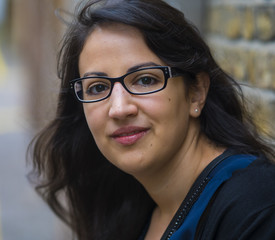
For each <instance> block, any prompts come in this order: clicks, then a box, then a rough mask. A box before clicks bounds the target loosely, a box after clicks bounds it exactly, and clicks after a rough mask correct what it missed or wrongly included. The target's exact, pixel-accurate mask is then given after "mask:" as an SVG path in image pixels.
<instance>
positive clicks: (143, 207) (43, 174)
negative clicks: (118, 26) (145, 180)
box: [32, 0, 274, 240]
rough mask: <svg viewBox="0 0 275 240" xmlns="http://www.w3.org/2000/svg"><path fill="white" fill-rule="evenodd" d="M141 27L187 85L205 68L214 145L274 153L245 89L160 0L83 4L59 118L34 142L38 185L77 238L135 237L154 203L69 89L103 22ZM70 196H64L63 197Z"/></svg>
mask: <svg viewBox="0 0 275 240" xmlns="http://www.w3.org/2000/svg"><path fill="white" fill-rule="evenodd" d="M108 23H123V24H127V25H130V26H133V27H135V28H137V29H138V30H139V31H140V32H141V33H142V34H143V36H144V39H145V41H146V43H147V45H148V46H149V48H150V49H151V50H152V51H153V52H154V53H155V54H156V55H157V56H158V57H159V58H160V59H162V60H163V61H164V62H165V63H167V65H169V66H172V67H176V68H178V69H181V70H182V71H184V72H188V73H189V74H188V75H189V76H190V77H187V78H185V79H184V81H185V84H186V86H187V87H192V86H195V85H196V83H197V81H196V76H197V75H198V74H199V73H201V72H204V73H207V74H208V75H209V77H210V88H209V93H208V96H207V100H206V104H205V107H204V108H203V110H202V113H201V116H200V126H201V132H202V133H204V134H205V135H206V136H207V137H208V138H209V139H210V140H211V141H212V142H213V143H214V144H216V145H218V146H223V147H226V148H228V147H231V148H235V149H236V150H238V151H239V152H242V153H250V154H255V155H260V154H265V155H269V156H274V152H273V151H272V149H271V148H270V147H268V145H267V144H266V143H265V141H264V140H262V138H261V137H260V136H259V134H258V133H257V130H256V127H255V126H254V124H253V122H252V120H251V118H250V117H249V115H248V114H247V112H246V110H245V107H244V104H243V100H244V97H243V95H242V91H241V88H240V86H239V85H238V84H237V83H236V82H235V81H234V80H233V79H232V78H231V77H230V76H229V75H227V74H226V73H225V72H224V71H223V70H222V69H221V68H220V67H219V66H218V65H217V63H216V62H215V60H214V59H213V57H212V55H211V53H210V50H209V48H208V46H207V45H206V43H205V42H204V40H203V39H202V37H201V36H200V33H199V32H198V30H197V29H196V28H195V27H194V26H193V25H192V24H191V23H190V22H188V21H187V20H186V19H185V17H184V14H183V13H182V12H180V11H178V10H176V9H174V8H172V7H171V6H169V5H168V4H167V3H165V2H163V1H161V0H116V1H114V0H109V1H106V0H105V1H104V0H98V1H85V2H82V4H80V5H79V8H78V10H77V14H76V18H75V19H74V21H73V22H72V23H71V24H70V26H69V28H68V31H67V33H66V35H65V37H64V39H63V45H62V48H61V50H60V53H59V64H58V72H59V78H60V79H61V88H60V95H59V101H58V109H57V113H56V117H55V119H54V120H53V121H52V122H51V123H50V124H49V125H48V126H47V127H46V128H45V129H43V130H42V132H41V133H40V134H39V135H38V136H37V137H36V138H35V139H34V140H33V142H32V146H33V149H32V158H33V173H35V174H36V175H35V176H36V177H37V178H38V181H39V182H38V185H37V190H38V191H39V192H40V194H41V195H42V196H43V198H44V199H45V200H46V201H47V202H48V204H49V205H50V206H51V208H52V209H53V210H54V212H55V213H56V214H57V215H58V216H59V217H60V218H62V219H63V220H64V221H65V222H67V223H68V224H69V225H70V226H71V228H72V230H73V231H74V232H75V233H76V235H77V237H78V239H80V240H86V239H101V240H104V239H127V240H129V239H136V238H137V237H138V235H139V233H140V232H141V229H142V228H143V226H144V224H146V221H147V219H148V218H149V215H150V213H151V211H152V209H153V207H154V202H153V201H152V199H151V198H150V197H149V195H148V194H147V192H146V191H145V190H144V188H143V186H142V185H141V184H140V183H139V182H137V181H136V179H134V178H133V177H132V176H130V175H128V174H126V173H124V172H122V171H121V170H119V169H117V168H116V167H114V166H113V165H112V164H111V163H109V162H108V160H107V159H105V158H104V156H103V155H102V154H101V152H100V151H99V149H98V148H97V146H96V144H95V142H94V139H93V137H92V135H91V133H90V130H89V128H88V126H87V123H86V120H85V116H84V113H83V109H82V105H81V104H80V103H78V102H77V101H76V100H75V99H74V97H73V95H72V94H71V93H70V91H69V81H70V80H72V79H74V78H78V77H79V70H78V60H79V55H80V53H81V51H82V48H83V45H84V43H85V40H86V39H87V37H88V35H89V34H90V33H91V32H92V31H93V29H94V28H96V27H97V26H98V25H100V24H108ZM64 194H65V198H64V197H62V196H63V195H64Z"/></svg>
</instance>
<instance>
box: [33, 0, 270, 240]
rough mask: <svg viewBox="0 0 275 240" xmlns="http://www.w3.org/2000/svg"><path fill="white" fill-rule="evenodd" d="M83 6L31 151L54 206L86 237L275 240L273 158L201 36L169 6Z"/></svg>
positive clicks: (125, 2)
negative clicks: (50, 116) (50, 108)
mask: <svg viewBox="0 0 275 240" xmlns="http://www.w3.org/2000/svg"><path fill="white" fill-rule="evenodd" d="M81 6H82V8H81V10H80V11H79V13H78V15H77V19H76V20H75V21H74V22H73V23H72V24H71V25H70V28H69V30H68V32H67V34H66V36H65V38H64V44H63V47H62V49H61V52H60V61H59V72H60V79H61V81H62V82H61V91H60V97H59V103H58V110H57V113H56V118H55V119H54V120H53V121H52V123H51V124H50V125H49V126H48V127H47V128H46V129H44V130H43V131H42V132H41V133H40V134H39V136H38V137H37V138H36V139H35V140H34V142H33V144H34V150H33V163H34V173H36V174H38V175H39V176H40V177H41V179H40V182H39V184H38V187H37V189H38V190H39V192H40V193H41V194H42V196H43V197H44V199H45V200H46V201H47V202H48V204H49V205H50V206H51V208H52V209H53V210H54V211H55V212H56V213H57V214H58V215H59V217H61V218H62V219H63V220H64V221H66V222H67V223H68V224H69V225H70V226H71V228H72V229H73V231H74V232H75V233H76V235H77V237H78V239H101V240H102V239H127V240H128V239H147V240H148V239H150V240H153V239H273V238H272V237H274V236H275V230H274V228H273V227H270V226H272V224H275V192H274V191H271V188H273V186H274V183H275V167H274V165H273V163H271V161H269V160H267V157H269V158H270V159H272V158H273V157H274V152H273V150H272V149H271V148H270V147H269V146H268V144H267V143H265V141H264V140H263V139H261V138H260V136H259V135H258V134H257V131H256V128H255V127H254V125H253V123H252V121H251V118H250V117H249V116H248V114H247V113H246V112H245V108H244V106H243V102H242V101H243V97H242V93H241V89H240V87H239V86H238V84H237V83H236V82H235V81H234V80H233V79H231V78H230V77H229V76H228V75H226V74H225V73H224V72H223V71H222V70H221V68H220V67H219V66H218V65H217V64H216V62H215V61H214V59H213V57H212V56H211V53H210V51H209V48H208V46H207V45H206V44H205V42H204V41H203V40H202V38H201V37H200V35H199V33H198V31H197V30H196V28H195V27H194V26H192V25H191V24H190V23H188V22H187V20H186V19H185V18H184V15H183V14H182V13H181V12H179V11H177V10H176V9H174V8H172V7H170V6H169V5H167V4H166V3H164V2H162V1H160V0H149V1H148V0H121V1H111V0H110V1H88V2H86V4H85V5H84V6H83V5H81ZM64 193H65V199H66V200H67V201H66V206H64V204H62V203H63V201H62V200H61V199H60V197H59V196H60V194H64ZM62 196H63V195H62Z"/></svg>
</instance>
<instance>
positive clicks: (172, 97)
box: [79, 24, 194, 176]
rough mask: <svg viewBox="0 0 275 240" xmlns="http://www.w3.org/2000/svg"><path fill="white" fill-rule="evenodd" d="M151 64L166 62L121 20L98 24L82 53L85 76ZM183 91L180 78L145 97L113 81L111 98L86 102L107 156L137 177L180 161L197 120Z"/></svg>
mask: <svg viewBox="0 0 275 240" xmlns="http://www.w3.org/2000/svg"><path fill="white" fill-rule="evenodd" d="M151 65H161V66H165V65H166V64H165V63H164V62H163V61H162V60H161V59H159V58H158V56H157V55H155V54H154V53H153V52H152V51H151V50H150V49H149V48H148V46H147V45H146V43H145V41H144V38H143V36H142V34H141V33H140V32H139V31H138V30H137V29H135V28H133V27H129V26H126V25H122V24H111V25H109V26H102V27H97V28H96V29H95V30H94V31H93V32H92V33H91V34H90V36H89V37H88V38H87V40H86V43H85V45H84V48H83V50H82V52H81V55H80V58H79V70H80V76H81V77H83V76H84V75H91V76H92V75H93V74H94V72H96V73H98V72H100V73H101V74H102V73H104V75H106V76H108V77H119V76H122V75H124V74H125V73H127V71H128V69H131V68H133V67H136V66H146V67H148V66H151ZM185 92H186V91H185V86H184V82H183V79H182V77H175V78H170V79H169V80H168V84H167V86H166V88H165V89H164V90H162V91H160V92H157V93H153V94H148V95H143V96H138V95H131V94H130V93H128V92H127V91H126V90H125V89H124V88H123V86H122V85H121V84H120V83H115V85H114V88H113V91H112V94H111V96H110V97H109V98H107V99H105V100H103V101H100V102H95V103H84V104H83V108H84V112H85V116H86V119H87V123H88V125H89V128H90V130H91V132H92V135H93V137H94V139H95V141H96V143H97V145H98V147H99V149H100V150H101V152H102V153H103V155H104V156H105V157H106V158H107V159H108V160H109V161H110V162H111V163H113V164H114V165H115V166H117V167H118V168H120V169H121V170H123V171H125V172H127V173H129V174H132V175H134V176H139V175H140V176H141V175H142V174H152V173H153V172H154V171H159V170H161V169H162V168H166V167H168V166H169V164H172V163H173V162H174V161H179V159H180V156H181V155H182V154H183V153H184V151H185V149H186V148H187V147H188V146H187V145H188V144H187V142H190V141H187V138H190V137H189V131H191V130H190V129H191V128H190V123H191V122H192V121H194V119H193V118H192V116H191V115H192V114H191V112H192V111H194V109H191V105H192V103H191V101H190V100H189V98H188V97H187V96H186V94H185ZM91 158H92V156H91Z"/></svg>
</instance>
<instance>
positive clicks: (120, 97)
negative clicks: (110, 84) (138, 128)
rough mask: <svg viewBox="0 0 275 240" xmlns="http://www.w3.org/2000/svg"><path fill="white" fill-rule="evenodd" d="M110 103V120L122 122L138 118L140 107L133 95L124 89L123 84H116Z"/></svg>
mask: <svg viewBox="0 0 275 240" xmlns="http://www.w3.org/2000/svg"><path fill="white" fill-rule="evenodd" d="M109 102H110V108H109V117H110V118H113V119H120V120H122V119H126V118H128V117H132V116H136V115H137V113H138V107H137V105H136V104H135V102H134V101H133V99H132V95H131V94H130V93H129V92H127V91H126V89H124V87H123V86H122V85H121V83H115V85H114V88H113V90H112V94H111V96H110V97H109Z"/></svg>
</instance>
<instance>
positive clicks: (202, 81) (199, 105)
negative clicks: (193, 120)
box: [190, 72, 210, 117]
mask: <svg viewBox="0 0 275 240" xmlns="http://www.w3.org/2000/svg"><path fill="white" fill-rule="evenodd" d="M196 78H197V84H196V86H194V87H193V88H192V89H190V101H191V102H190V115H191V116H192V117H199V115H200V113H201V110H202V109H203V107H204V104H205V101H206V98H207V94H208V90H209V85H210V78H209V75H208V74H207V73H205V72H201V73H199V74H197V76H196Z"/></svg>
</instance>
